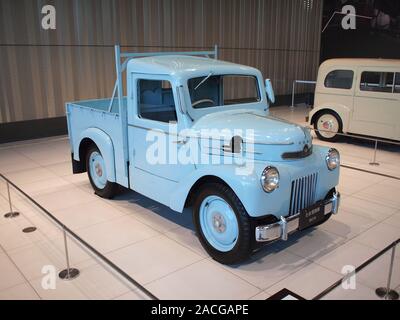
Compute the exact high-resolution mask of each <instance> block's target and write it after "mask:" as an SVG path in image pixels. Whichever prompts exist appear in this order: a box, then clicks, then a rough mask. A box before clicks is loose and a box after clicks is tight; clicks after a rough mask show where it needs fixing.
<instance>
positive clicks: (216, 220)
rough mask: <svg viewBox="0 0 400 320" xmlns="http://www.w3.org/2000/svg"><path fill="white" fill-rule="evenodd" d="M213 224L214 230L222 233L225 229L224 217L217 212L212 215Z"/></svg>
mask: <svg viewBox="0 0 400 320" xmlns="http://www.w3.org/2000/svg"><path fill="white" fill-rule="evenodd" d="M213 226H214V229H215V231H217V232H219V233H224V232H225V230H226V223H225V219H224V217H223V216H222V215H221V214H219V213H217V214H215V215H214V216H213Z"/></svg>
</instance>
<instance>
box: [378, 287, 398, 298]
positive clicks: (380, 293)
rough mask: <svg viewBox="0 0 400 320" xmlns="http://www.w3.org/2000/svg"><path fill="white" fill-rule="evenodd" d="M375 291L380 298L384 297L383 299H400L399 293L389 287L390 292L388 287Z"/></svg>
mask: <svg viewBox="0 0 400 320" xmlns="http://www.w3.org/2000/svg"><path fill="white" fill-rule="evenodd" d="M375 293H376V295H377V296H378V297H379V298H382V299H386V300H399V294H398V293H397V292H396V291H394V290H390V289H389V292H388V289H387V288H378V289H376V290H375Z"/></svg>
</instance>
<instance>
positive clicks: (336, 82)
mask: <svg viewBox="0 0 400 320" xmlns="http://www.w3.org/2000/svg"><path fill="white" fill-rule="evenodd" d="M353 78H354V72H353V71H352V70H335V71H331V72H329V73H328V75H327V76H326V78H325V87H326V88H333V89H351V87H352V86H353Z"/></svg>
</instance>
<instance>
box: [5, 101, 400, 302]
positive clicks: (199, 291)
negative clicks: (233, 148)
mask: <svg viewBox="0 0 400 320" xmlns="http://www.w3.org/2000/svg"><path fill="white" fill-rule="evenodd" d="M274 112H275V113H276V114H277V115H279V116H282V115H283V116H285V117H286V118H289V119H291V120H293V121H297V122H301V119H302V116H303V115H304V109H303V110H301V109H295V110H294V111H288V109H287V108H286V110H285V109H283V108H282V109H280V108H277V109H275V111H274ZM315 142H316V143H318V141H317V140H315ZM336 147H337V148H338V149H340V148H342V149H341V152H342V158H343V161H344V162H345V163H346V162H347V164H351V163H352V161H355V159H356V160H357V161H358V164H361V165H362V166H364V165H368V161H369V155H370V153H371V150H372V149H371V148H368V147H365V146H362V145H360V144H355V145H353V146H352V144H351V142H344V143H341V144H337V146H336ZM353 147H354V150H353V149H352V148H353ZM355 154H356V156H355ZM69 159H70V155H69V145H68V140H67V138H65V137H56V138H51V139H40V140H36V141H33V142H18V143H14V144H8V145H3V146H0V172H1V173H3V174H5V175H6V176H7V177H9V178H10V179H12V180H13V181H15V183H16V184H17V185H18V186H20V187H21V188H22V189H23V190H25V191H26V192H28V193H29V194H31V195H32V196H33V197H34V198H35V199H36V201H38V202H39V203H40V204H41V205H43V206H44V207H45V208H47V209H48V210H49V211H51V212H52V214H54V216H55V217H56V218H57V219H59V220H61V221H62V222H63V223H64V224H65V225H66V226H67V227H69V228H71V229H72V230H74V231H75V232H76V233H77V234H78V235H79V236H80V237H81V238H82V239H83V240H85V241H86V242H88V243H89V244H90V245H92V246H93V247H95V248H96V249H97V250H98V251H99V252H101V253H102V254H104V255H105V256H106V257H107V258H108V259H110V260H111V261H113V262H114V263H115V264H117V265H118V266H119V267H120V268H121V269H122V270H124V271H125V272H126V273H127V274H128V275H130V276H131V277H133V278H134V279H136V280H138V281H139V282H141V283H142V284H143V285H144V286H145V287H146V288H147V289H149V290H151V291H152V292H153V293H154V294H155V295H157V296H158V297H160V298H162V299H191V298H193V299H266V298H268V297H269V296H271V295H273V294H274V293H276V292H277V291H279V290H280V289H282V288H287V289H290V290H292V291H294V292H296V293H297V294H300V295H302V296H304V297H305V298H308V299H310V298H313V297H314V296H315V295H317V294H318V293H320V292H321V291H322V290H324V289H326V288H327V287H329V286H330V285H331V284H332V283H334V282H335V281H337V280H338V279H340V278H341V277H342V274H341V271H342V268H343V266H345V265H354V266H358V265H360V264H362V263H363V262H364V261H366V260H367V259H368V258H370V257H371V256H373V255H374V254H375V253H377V252H378V251H379V250H381V249H383V248H384V247H385V246H386V245H388V244H389V243H391V242H392V241H394V240H396V239H398V238H399V237H400V200H399V199H400V197H399V195H400V181H398V180H395V179H391V178H386V177H382V176H377V175H372V174H369V173H365V172H359V171H355V170H351V169H346V168H342V170H341V180H340V190H341V191H342V194H343V198H342V206H341V211H340V214H339V215H337V216H335V217H332V218H331V220H329V221H328V222H327V223H325V224H323V225H321V226H320V227H318V228H315V229H312V230H308V231H306V232H302V233H300V234H297V235H295V236H293V237H291V238H290V240H289V241H288V242H286V243H283V242H276V243H274V244H271V245H269V246H268V247H266V248H263V249H262V250H260V251H259V252H258V253H256V254H255V255H254V256H253V257H252V258H251V259H250V260H249V261H248V262H246V263H244V264H241V265H238V266H222V265H220V264H218V263H216V262H215V261H213V260H211V259H210V258H209V257H208V255H207V253H206V252H205V251H204V250H203V248H202V247H201V245H200V243H199V241H198V240H197V237H196V235H195V234H194V232H193V226H192V223H191V212H190V209H188V210H186V211H185V212H184V214H177V213H175V212H172V211H171V210H169V209H168V208H166V207H164V206H162V205H160V204H157V203H155V202H154V201H151V200H149V199H146V198H145V197H142V196H140V195H138V194H136V193H134V192H126V193H123V194H121V195H119V196H117V197H116V198H115V199H113V200H104V199H100V198H98V197H96V196H95V195H94V194H93V191H92V189H91V187H90V184H89V182H88V179H87V176H86V175H85V174H82V175H72V174H71V170H70V160H69ZM379 160H380V161H382V165H381V166H380V167H379V168H372V169H373V170H374V169H378V170H385V172H386V171H387V172H390V174H397V175H400V161H399V160H400V153H399V152H397V153H396V152H392V151H390V150H384V151H382V152H380V153H379ZM369 169H371V168H369ZM5 192H6V188H5V185H4V183H3V182H2V181H0V214H1V216H0V268H1V270H2V272H1V273H0V299H13V298H17V299H145V298H146V296H145V295H144V294H143V293H141V292H140V291H138V290H135V289H134V288H133V287H132V286H131V285H129V284H128V283H127V282H126V281H124V280H123V279H121V277H119V276H118V275H116V274H115V272H113V271H112V270H110V269H109V268H108V267H106V266H105V265H104V264H103V263H101V262H100V261H99V260H98V259H96V258H94V257H93V256H92V255H91V254H90V253H89V252H87V250H84V249H83V247H82V246H81V245H79V244H78V243H76V242H75V241H73V240H72V239H69V240H68V243H69V251H70V256H71V264H72V265H73V266H74V267H78V268H79V269H80V270H81V275H80V277H79V278H77V279H76V280H74V281H71V282H65V281H61V280H57V282H56V288H57V289H56V290H45V289H43V286H42V281H43V277H44V274H43V273H42V267H43V266H44V265H54V266H55V268H56V270H57V272H58V271H60V270H61V269H63V268H64V267H65V257H64V244H63V237H62V233H61V231H60V229H59V228H58V227H55V226H54V224H53V223H52V222H51V221H49V219H48V218H46V217H43V216H42V215H41V214H40V212H39V210H37V209H35V208H34V207H33V206H32V205H31V204H29V202H27V201H25V200H24V199H22V198H21V197H19V196H18V194H16V193H15V192H14V191H12V198H13V199H14V206H15V207H16V208H17V209H18V210H19V211H20V212H21V213H22V216H21V217H19V218H16V219H13V220H7V219H4V218H3V217H2V214H3V213H5V212H7V211H8V210H9V209H8V203H7V201H6V200H5V198H4V195H5ZM31 225H34V226H36V227H37V228H38V231H36V232H35V233H33V234H24V233H22V232H21V230H22V228H24V227H26V226H31ZM398 251H400V250H398ZM388 258H389V257H388V255H385V257H382V258H381V259H379V260H378V261H377V262H376V263H375V264H374V265H371V267H370V268H369V269H365V270H364V272H363V274H361V273H360V276H359V277H358V278H357V290H356V291H349V290H342V289H340V288H339V289H337V290H335V291H334V292H332V293H331V294H330V295H329V296H327V297H326V298H343V299H349V298H363V299H375V295H374V289H375V288H376V286H382V285H384V284H385V283H386V280H385V277H386V275H387V269H388ZM399 259H400V255H399V253H398V254H397V260H396V265H395V268H397V270H396V272H395V274H394V278H393V279H394V281H395V282H396V283H395V284H394V285H395V287H397V290H398V286H399V285H400V283H399V282H400V279H399V273H400V263H399V261H400V260H399Z"/></svg>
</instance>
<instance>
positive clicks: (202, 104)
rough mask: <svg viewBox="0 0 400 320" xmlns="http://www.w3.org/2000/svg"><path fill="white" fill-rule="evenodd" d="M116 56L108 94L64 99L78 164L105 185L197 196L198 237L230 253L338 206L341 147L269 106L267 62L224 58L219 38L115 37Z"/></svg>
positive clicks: (190, 202) (226, 258)
mask: <svg viewBox="0 0 400 320" xmlns="http://www.w3.org/2000/svg"><path fill="white" fill-rule="evenodd" d="M115 57H116V69H117V70H116V71H117V79H116V82H115V87H114V92H113V95H112V98H111V99H100V100H88V101H79V102H71V103H67V104H66V112H67V119H68V131H69V139H70V144H71V153H72V164H73V172H74V173H82V172H87V173H88V176H89V180H90V183H91V185H92V186H93V188H94V190H95V193H96V194H97V195H99V196H100V197H105V198H111V197H112V196H113V195H114V194H115V191H116V187H117V186H118V185H122V186H124V187H126V188H130V189H132V190H135V191H137V192H138V193H141V194H143V195H144V196H146V197H149V198H151V199H154V200H156V201H158V202H160V203H162V204H164V205H166V206H168V207H170V208H171V209H173V210H175V211H177V212H180V213H182V212H183V210H184V208H185V207H192V208H193V222H194V226H195V228H196V231H197V234H198V236H199V239H200V242H201V243H202V245H203V247H204V248H205V249H206V250H207V252H208V253H209V254H210V256H211V257H213V258H214V259H215V260H217V261H219V262H221V263H224V264H234V263H238V262H241V261H243V260H245V259H246V258H247V257H248V256H249V255H250V254H251V253H252V252H253V251H254V250H257V249H258V248H260V247H261V245H262V244H264V243H267V242H271V241H275V240H278V239H282V240H287V239H288V235H290V234H292V233H294V232H296V231H298V230H303V229H306V228H309V227H312V226H316V225H318V224H321V223H323V222H325V221H326V220H328V219H329V217H330V216H331V215H332V214H336V213H337V212H338V207H339V200H340V194H339V193H338V192H337V191H336V186H337V184H338V180H339V169H340V168H339V167H340V156H339V153H338V151H337V150H335V149H329V148H326V147H322V146H316V145H313V144H312V136H311V135H310V132H309V131H308V130H307V129H305V128H303V127H301V126H299V125H296V124H293V123H289V122H286V121H283V120H280V119H277V118H274V117H272V116H270V115H269V104H270V102H273V101H274V99H275V97H274V93H273V89H272V86H271V83H270V81H269V80H266V81H264V80H263V78H262V75H261V73H260V71H259V70H257V69H254V68H251V67H247V66H243V65H238V64H233V63H229V62H224V61H219V60H217V48H215V50H213V51H203V52H180V53H165V52H161V53H146V54H145V53H126V52H120V48H119V46H116V47H115ZM124 71H126V90H124V86H123V81H122V74H123V72H124ZM124 91H126V92H124Z"/></svg>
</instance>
